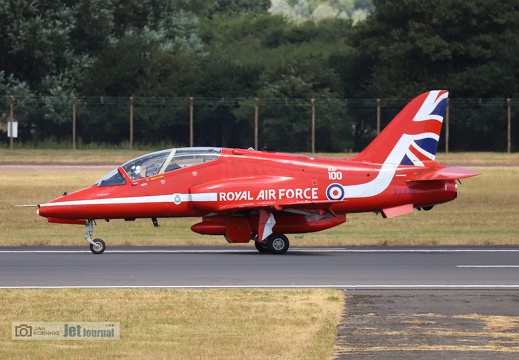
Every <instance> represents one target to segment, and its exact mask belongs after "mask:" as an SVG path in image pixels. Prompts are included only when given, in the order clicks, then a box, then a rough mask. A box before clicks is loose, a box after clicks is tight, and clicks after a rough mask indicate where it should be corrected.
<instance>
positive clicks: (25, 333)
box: [14, 324, 32, 337]
mask: <svg viewBox="0 0 519 360" xmlns="http://www.w3.org/2000/svg"><path fill="white" fill-rule="evenodd" d="M14 336H16V337H32V326H30V325H27V324H20V325H18V326H15V327H14Z"/></svg>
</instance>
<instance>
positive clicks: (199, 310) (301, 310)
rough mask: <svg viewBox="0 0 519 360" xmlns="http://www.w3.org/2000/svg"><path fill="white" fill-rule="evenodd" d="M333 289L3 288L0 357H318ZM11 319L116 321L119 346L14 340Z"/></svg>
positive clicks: (323, 351) (336, 297) (331, 332)
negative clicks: (118, 332) (118, 325)
mask: <svg viewBox="0 0 519 360" xmlns="http://www.w3.org/2000/svg"><path fill="white" fill-rule="evenodd" d="M342 300H343V294H342V292H340V291H338V290H254V289H251V290H207V291H198V290H73V289H68V290H2V291H0V308H1V309H2V312H1V313H0V358H3V359H24V358H27V359H32V358H38V359H56V358H77V359H83V358H98V359H104V358H119V359H137V358H138V359H157V358H167V359H171V358H178V359H199V358H211V359H303V358H304V359H324V358H330V357H331V356H333V353H334V350H335V348H334V344H335V336H336V335H335V331H336V326H337V324H338V322H339V319H340V313H341V310H342V307H343V304H342ZM13 321H42V322H45V321H49V322H61V321H71V322H72V321H73V322H79V321H91V322H107V321H114V322H120V326H121V339H120V340H119V341H12V340H11V322H13Z"/></svg>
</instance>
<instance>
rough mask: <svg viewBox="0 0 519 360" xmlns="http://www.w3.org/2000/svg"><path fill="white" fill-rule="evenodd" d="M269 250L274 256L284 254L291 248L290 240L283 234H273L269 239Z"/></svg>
mask: <svg viewBox="0 0 519 360" xmlns="http://www.w3.org/2000/svg"><path fill="white" fill-rule="evenodd" d="M267 244H268V245H267V246H268V249H269V250H270V252H271V253H272V254H284V253H286V252H287V250H288V247H289V246H290V244H289V242H288V238H287V237H286V236H285V235H283V234H272V235H270V236H269V237H268V242H267Z"/></svg>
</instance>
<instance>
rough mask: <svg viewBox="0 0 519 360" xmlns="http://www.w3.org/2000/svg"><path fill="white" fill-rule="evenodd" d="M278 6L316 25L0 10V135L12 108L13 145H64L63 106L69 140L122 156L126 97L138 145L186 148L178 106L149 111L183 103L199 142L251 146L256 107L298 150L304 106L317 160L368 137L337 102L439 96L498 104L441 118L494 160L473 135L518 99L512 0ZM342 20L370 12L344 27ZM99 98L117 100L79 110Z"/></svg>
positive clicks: (215, 4)
mask: <svg viewBox="0 0 519 360" xmlns="http://www.w3.org/2000/svg"><path fill="white" fill-rule="evenodd" d="M277 4H278V5H279V1H278V2H277ZM305 4H306V7H305V6H304V5H305ZM333 4H336V5H333ZM337 4H338V5H337ZM332 5H333V6H337V7H340V8H337V9H335V10H336V12H335V13H334V12H333V11H335V10H334V8H333V6H332ZM284 6H289V7H290V6H292V9H294V11H293V12H292V13H305V11H306V13H308V14H313V15H312V16H313V17H309V18H306V19H305V18H301V17H300V18H294V16H287V15H286V13H285V14H282V13H279V14H276V13H275V12H274V11H272V10H271V11H269V9H271V3H270V1H268V0H216V1H211V2H208V1H203V0H193V1H188V2H186V1H183V0H124V1H123V0H106V1H101V0H82V1H78V2H76V1H64V0H60V1H49V0H34V1H31V2H27V1H24V0H10V1H7V0H0V15H1V18H2V19H4V26H2V27H1V28H0V33H1V36H0V49H2V51H0V94H2V95H3V96H4V101H2V102H1V103H0V110H1V113H2V126H3V128H2V129H3V130H4V132H5V130H6V119H7V117H8V113H9V111H8V107H9V104H8V102H9V97H10V96H13V97H14V98H15V99H16V100H15V104H16V107H15V108H16V110H17V111H16V112H15V119H16V120H18V122H19V126H20V135H21V137H22V139H23V141H25V142H30V143H35V144H37V143H38V142H43V141H46V140H48V139H52V140H54V141H56V142H66V141H70V130H69V129H70V124H71V108H70V103H71V99H72V98H73V97H75V98H76V99H78V109H79V110H78V119H79V120H78V123H79V124H81V125H79V126H81V127H82V129H81V130H82V131H80V132H78V134H79V136H80V137H81V141H82V142H83V143H110V144H120V143H121V142H124V141H126V139H127V134H128V132H127V125H126V124H127V117H128V114H127V111H128V110H127V109H128V99H129V98H130V97H133V98H134V99H135V101H139V100H138V99H142V100H140V101H141V103H139V105H137V106H136V113H135V119H136V122H139V123H140V124H141V128H142V130H141V133H139V134H137V135H138V137H136V141H140V142H142V143H148V144H151V145H152V144H153V143H156V144H158V143H161V144H163V143H171V144H174V145H179V146H183V145H186V144H187V143H188V141H189V139H188V138H185V135H179V134H185V126H186V123H187V121H188V120H189V114H188V111H189V110H188V107H186V106H184V105H182V106H180V105H179V106H174V107H171V106H166V105H160V99H177V100H176V101H181V100H179V99H184V100H182V101H188V100H187V99H189V98H194V99H198V102H197V104H196V124H197V125H196V126H197V127H198V128H199V131H197V133H198V134H201V135H200V137H199V138H197V139H196V140H197V141H196V145H208V146H221V145H225V146H239V147H248V146H250V136H249V135H248V134H249V131H250V128H251V122H252V121H254V105H252V103H253V102H254V99H256V98H258V99H260V100H261V101H262V102H263V105H262V106H261V107H260V109H261V110H260V113H261V125H260V128H261V134H260V137H261V138H262V139H261V142H262V143H269V144H272V145H271V146H272V147H274V148H276V149H279V150H284V151H308V150H309V143H308V140H307V139H308V138H309V137H308V133H309V131H310V122H309V121H308V119H309V118H310V113H311V106H309V103H310V100H311V99H315V100H316V101H320V102H321V105H320V107H318V108H317V109H318V111H317V113H316V116H317V124H318V128H317V129H316V136H317V139H316V142H317V143H318V144H321V145H319V146H320V147H318V151H345V150H346V149H348V150H350V149H351V150H353V151H359V150H361V149H362V147H363V146H365V144H366V143H367V142H368V141H369V140H370V139H371V138H372V137H373V136H374V135H375V133H374V124H375V117H374V112H373V108H368V107H363V106H346V105H344V104H345V102H347V101H350V103H354V102H355V101H356V102H357V103H358V104H360V103H362V101H367V100H370V101H373V100H375V99H399V100H409V99H411V98H412V97H414V96H416V95H418V94H419V93H421V92H424V91H427V90H430V89H440V88H441V89H449V90H450V94H451V98H453V99H456V98H459V99H466V98H470V99H494V100H493V103H496V104H497V103H498V104H500V105H498V106H497V108H495V109H494V108H492V110H489V107H488V106H487V107H485V106H480V105H478V104H477V103H475V104H473V105H474V106H475V107H474V108H472V107H471V108H470V109H465V110H466V111H459V112H455V113H453V114H452V121H453V124H459V126H460V130H459V131H460V132H461V133H463V131H462V130H461V129H462V128H463V127H464V126H468V127H470V128H473V129H477V131H476V130H474V131H471V132H469V133H468V134H469V137H468V138H467V137H466V136H463V137H460V141H461V140H462V141H463V145H460V146H458V148H459V149H460V150H476V149H477V150H495V151H499V150H500V149H495V148H494V147H493V146H494V145H490V144H488V148H483V149H482V144H481V138H485V139H498V138H502V134H501V133H500V131H501V130H502V123H504V122H506V105H505V104H506V99H507V98H512V99H514V98H515V97H516V94H517V93H518V92H519V91H518V88H519V83H518V76H517V75H518V74H517V72H518V71H519V70H518V69H519V66H518V65H519V64H518V62H519V56H518V55H519V54H518V52H519V43H518V42H519V34H518V32H519V0H505V1H502V2H500V3H499V4H496V3H495V2H492V1H489V0H474V1H464V0H442V1H439V2H435V3H434V4H432V3H428V2H418V1H413V0H385V1H379V0H373V1H371V2H369V1H365V0H364V1H359V0H350V1H337V2H332V1H321V2H320V3H319V2H316V1H312V2H310V1H302V0H299V1H286V2H285V3H284ZM312 6H313V8H312ZM278 7H279V6H278ZM301 9H303V10H304V11H303V10H301ZM308 9H310V10H312V9H313V10H312V11H310V10H308ZM319 9H320V10H319ZM323 9H325V10H326V11H325V10H323ZM330 9H331V10H330ZM348 9H349V10H348ZM355 9H359V10H362V11H364V12H365V13H367V16H365V18H364V19H363V20H359V19H357V18H353V17H352V16H350V15H351V14H354V12H355ZM296 10H297V11H296ZM307 10H308V11H307ZM318 10H319V11H318ZM325 12H328V13H331V14H332V15H333V14H335V15H336V16H331V17H330V16H328V17H327V16H321V15H322V14H323V13H325ZM315 14H321V15H319V16H317V15H315ZM344 14H346V15H344ZM101 98H105V99H112V100H109V101H108V102H110V101H112V102H114V103H116V102H117V100H116V99H124V100H121V102H122V103H121V104H120V105H118V106H109V104H102V103H99V104H97V103H96V104H95V105H93V103H92V101H90V102H89V100H88V99H101ZM202 99H205V100H202ZM215 99H224V101H217V100H215ZM225 99H228V100H227V101H225ZM96 101H97V100H96ZM96 101H94V103H95V102H96ZM168 101H173V100H168ZM283 101H284V102H285V103H283ZM485 101H488V100H483V102H485ZM326 103H328V105H326ZM164 104H166V103H164ZM501 104H502V105H501ZM288 105H290V106H288ZM395 111H398V109H393V108H391V107H389V108H387V111H386V112H387V114H388V115H387V116H389V115H391V116H393V115H394V112H395ZM495 113H499V114H500V115H499V116H500V117H499V120H496V116H495ZM501 114H503V115H502V117H501ZM501 118H502V119H501ZM467 124H468V125H467ZM470 134H473V135H472V136H471V135H470ZM3 137H4V139H5V138H6V137H5V136H3ZM4 141H5V140H4ZM487 143H488V142H485V144H487ZM454 148H456V146H454Z"/></svg>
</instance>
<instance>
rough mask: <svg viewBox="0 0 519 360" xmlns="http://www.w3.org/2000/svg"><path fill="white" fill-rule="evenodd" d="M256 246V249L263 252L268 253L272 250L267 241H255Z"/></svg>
mask: <svg viewBox="0 0 519 360" xmlns="http://www.w3.org/2000/svg"><path fill="white" fill-rule="evenodd" d="M254 246H256V250H258V251H259V252H260V253H262V254H267V253H269V252H270V250H269V247H268V244H267V243H264V242H257V241H254Z"/></svg>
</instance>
